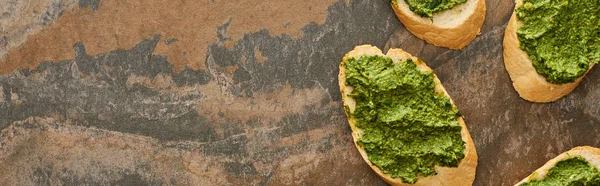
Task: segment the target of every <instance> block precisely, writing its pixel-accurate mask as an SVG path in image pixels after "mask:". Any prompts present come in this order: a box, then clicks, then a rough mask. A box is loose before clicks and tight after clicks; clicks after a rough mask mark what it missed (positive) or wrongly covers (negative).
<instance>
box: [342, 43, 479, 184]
mask: <svg viewBox="0 0 600 186" xmlns="http://www.w3.org/2000/svg"><path fill="white" fill-rule="evenodd" d="M363 55H380V56H388V57H390V58H392V60H394V62H395V63H398V62H400V61H401V60H403V59H407V58H411V59H413V61H414V62H415V63H416V64H417V68H419V69H420V70H423V71H429V72H432V71H433V70H431V68H429V67H428V66H427V65H426V64H425V63H424V62H423V61H421V60H419V59H417V58H416V57H414V56H412V55H411V54H409V53H407V52H405V51H403V50H401V49H390V50H389V51H388V53H387V55H384V54H383V53H382V52H381V50H379V49H378V48H377V47H373V46H371V45H362V46H357V47H356V48H354V50H352V51H350V52H348V53H347V54H346V56H344V59H343V60H342V62H341V63H340V74H339V76H338V81H339V86H340V91H341V93H342V100H343V102H344V107H347V108H348V109H349V111H347V112H350V111H351V112H353V111H354V109H355V107H356V102H355V100H354V99H353V98H350V97H349V96H348V94H349V93H350V92H352V90H353V87H350V86H346V78H345V71H346V69H345V68H344V62H346V61H347V60H348V59H349V58H356V57H360V56H363ZM433 77H434V81H435V84H436V87H435V89H436V92H438V93H440V92H443V93H444V94H445V95H446V96H447V97H448V98H450V96H449V95H448V92H446V90H445V89H444V87H443V86H442V84H441V82H440V80H439V79H438V78H437V76H436V75H435V74H434V76H433ZM450 102H452V99H450ZM452 104H453V105H454V102H452ZM346 114H347V116H348V123H349V125H350V128H351V129H352V138H353V139H354V145H355V146H356V148H357V149H358V151H359V152H360V155H361V156H362V157H363V159H364V160H365V162H367V164H369V166H370V167H371V169H373V171H375V173H377V175H379V177H381V178H382V179H383V180H385V181H386V182H387V183H389V184H390V185H401V186H415V185H471V184H472V183H473V180H474V179H475V169H476V167H477V152H476V151H475V145H474V143H473V140H472V139H471V135H470V134H469V131H468V129H467V126H466V125H465V122H464V120H463V118H462V117H460V118H458V122H459V123H460V126H461V127H462V130H461V136H462V140H463V141H464V142H465V147H466V148H465V157H464V158H463V159H462V160H461V161H460V163H459V164H458V167H454V168H451V167H439V166H436V167H435V170H436V172H437V175H432V176H427V177H422V176H419V179H418V180H417V182H416V183H415V184H407V183H404V182H402V179H401V178H396V179H394V178H392V177H390V176H389V175H387V174H384V173H383V172H382V171H381V169H379V167H377V166H375V165H374V164H372V163H371V162H370V161H369V159H368V157H367V153H366V152H365V151H364V149H363V148H362V147H361V146H360V145H359V144H358V143H357V141H358V139H359V138H360V136H361V135H362V132H363V131H362V130H361V129H360V128H357V127H356V123H357V121H356V120H355V119H354V118H353V117H351V116H350V113H346Z"/></svg>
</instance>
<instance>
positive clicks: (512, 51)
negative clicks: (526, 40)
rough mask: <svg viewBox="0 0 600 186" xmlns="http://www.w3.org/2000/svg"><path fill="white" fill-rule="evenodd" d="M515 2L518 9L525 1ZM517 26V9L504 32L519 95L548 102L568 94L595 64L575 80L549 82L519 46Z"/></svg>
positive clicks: (508, 62)
mask: <svg viewBox="0 0 600 186" xmlns="http://www.w3.org/2000/svg"><path fill="white" fill-rule="evenodd" d="M515 2H516V5H515V10H516V8H517V7H519V6H520V5H521V4H522V3H523V1H522V0H516V1H515ZM517 28H518V21H517V16H516V13H515V11H513V14H512V16H511V18H510V21H509V22H508V25H507V27H506V30H505V33H504V41H503V46H504V52H503V55H504V66H505V68H506V71H507V72H508V74H509V76H510V79H511V80H512V82H513V87H514V88H515V90H516V91H517V93H518V94H519V96H520V97H521V98H523V99H525V100H527V101H531V102H539V103H547V102H552V101H556V100H558V99H560V98H562V97H564V96H566V95H568V94H569V93H571V92H572V91H573V90H574V89H575V88H576V87H577V86H578V85H579V83H581V80H582V79H583V77H584V76H585V75H587V73H588V72H589V71H590V70H591V69H592V67H593V66H594V64H593V63H591V64H590V68H589V69H588V71H587V72H586V74H584V75H583V76H581V77H579V78H577V79H576V80H575V82H572V83H567V84H552V83H549V82H548V81H546V78H545V77H544V76H542V75H540V74H538V73H537V71H536V70H535V68H534V67H533V64H532V62H531V60H530V59H529V55H527V53H526V52H525V51H523V50H521V49H520V48H519V39H518V37H517Z"/></svg>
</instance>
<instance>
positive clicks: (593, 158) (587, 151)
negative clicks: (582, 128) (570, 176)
mask: <svg viewBox="0 0 600 186" xmlns="http://www.w3.org/2000/svg"><path fill="white" fill-rule="evenodd" d="M573 156H579V157H582V158H584V159H585V160H587V161H588V162H589V163H590V164H591V165H593V166H595V167H596V168H597V169H600V149H598V148H594V147H589V146H581V147H575V148H573V149H571V150H569V151H567V152H563V153H562V154H560V155H558V156H556V157H555V158H553V159H551V160H550V161H548V162H546V164H544V166H542V167H540V168H539V169H537V170H535V172H533V173H531V175H529V176H527V178H525V179H523V180H521V181H520V182H519V183H517V184H515V186H518V185H521V184H523V183H525V182H528V181H531V180H542V179H544V177H546V174H547V173H548V170H550V169H551V168H552V167H554V166H555V165H556V163H558V162H559V161H561V160H565V159H568V158H570V157H573Z"/></svg>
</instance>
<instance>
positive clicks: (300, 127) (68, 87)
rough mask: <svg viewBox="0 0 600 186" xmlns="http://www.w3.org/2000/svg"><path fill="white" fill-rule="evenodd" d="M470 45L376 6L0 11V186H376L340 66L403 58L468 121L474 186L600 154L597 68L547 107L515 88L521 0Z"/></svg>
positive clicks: (502, 4) (183, 5)
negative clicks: (568, 155)
mask: <svg viewBox="0 0 600 186" xmlns="http://www.w3.org/2000/svg"><path fill="white" fill-rule="evenodd" d="M486 3H487V7H488V11H487V14H486V21H485V25H484V26H483V28H482V31H481V35H479V36H478V37H477V38H476V39H475V40H474V41H473V42H472V43H471V44H470V45H469V46H468V47H467V48H465V49H463V50H460V51H454V50H448V49H444V48H439V47H435V46H432V45H429V44H427V43H425V42H424V41H421V40H419V39H417V38H415V37H414V36H412V35H411V34H410V33H409V32H407V31H406V30H405V29H404V27H403V26H402V25H401V24H400V22H399V21H398V20H397V18H396V17H395V15H394V14H393V12H392V10H391V7H390V6H389V4H388V1H386V0H337V1H336V0H304V1H275V0H264V1H250V0H236V1H231V0H229V1H227V0H206V1H199V0H169V1H167V0H128V1H120V0H0V129H1V130H2V131H1V132H0V185H240V184H245V185H385V183H384V182H383V181H382V180H381V179H379V178H378V177H377V176H376V175H375V174H374V173H373V172H372V171H371V170H370V168H369V167H368V166H367V165H366V163H364V162H363V160H362V159H361V158H360V155H359V154H358V152H357V151H356V149H355V148H354V146H353V144H352V140H351V136H350V129H349V127H348V126H347V123H346V122H347V121H346V117H345V115H344V113H343V109H342V103H341V100H340V92H339V89H338V87H337V74H338V69H337V65H338V64H339V61H340V60H341V58H342V57H343V55H344V54H345V53H346V52H348V51H350V50H352V49H353V47H354V46H356V45H361V44H372V45H375V46H378V47H379V48H382V49H385V50H387V49H389V48H392V47H393V48H397V47H399V48H403V49H405V50H406V51H408V52H410V53H412V54H414V55H416V56H418V57H419V58H421V59H423V60H424V61H426V62H427V64H428V65H429V66H431V67H432V68H433V69H434V70H435V72H436V73H437V75H438V76H439V78H440V80H441V81H442V82H443V83H444V86H445V87H446V89H447V90H448V91H449V93H450V95H451V96H452V98H453V99H454V101H455V102H456V104H457V105H458V107H459V108H460V109H461V111H462V113H463V114H464V115H465V120H466V123H467V125H468V127H469V131H470V132H471V135H472V137H473V140H474V142H475V146H476V148H477V152H478V155H479V164H478V167H477V177H476V180H475V183H474V185H510V184H514V183H516V182H517V181H518V180H520V179H522V178H523V177H525V176H527V175H528V174H529V173H530V172H532V171H533V170H535V169H537V168H538V167H539V166H541V165H543V164H544V163H545V162H546V161H547V160H549V159H551V158H552V157H554V156H556V155H558V154H559V153H561V152H563V151H566V150H569V149H570V148H572V147H575V146H580V145H591V146H600V138H599V137H597V134H598V133H599V132H600V130H599V125H600V104H597V102H598V101H599V100H600V87H599V86H596V85H598V84H599V82H598V80H597V79H598V76H600V72H598V70H597V69H593V70H592V71H591V72H590V73H589V74H588V75H587V76H586V77H585V78H584V81H583V83H582V84H581V85H580V86H579V87H577V89H576V90H575V91H574V92H573V93H572V94H570V95H568V96H567V97H565V98H562V99H560V100H558V101H556V102H553V103H548V104H535V103H529V102H527V101H525V100H522V99H520V98H519V97H518V95H517V94H516V92H515V91H514V89H513V88H512V86H511V82H510V79H509V77H508V74H507V73H506V71H505V69H504V65H503V61H502V60H503V59H502V38H503V32H504V29H505V26H506V22H507V21H508V19H509V16H510V14H511V13H512V9H513V6H514V3H513V2H512V1H509V0H487V2H486Z"/></svg>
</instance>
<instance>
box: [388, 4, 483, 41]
mask: <svg viewBox="0 0 600 186" xmlns="http://www.w3.org/2000/svg"><path fill="white" fill-rule="evenodd" d="M476 1H477V3H476V5H475V6H476V7H475V11H473V13H472V14H471V15H469V18H468V19H467V20H465V21H464V22H462V23H461V24H459V25H456V26H455V27H452V28H442V27H438V26H435V25H433V24H430V23H426V22H422V21H420V20H419V19H418V18H416V17H415V15H414V13H412V12H406V11H403V10H401V9H399V8H398V7H397V6H396V5H394V4H392V9H393V10H394V13H395V14H396V16H397V17H398V19H399V20H400V22H402V24H403V25H404V27H406V29H407V30H408V31H410V32H411V33H412V34H413V35H415V36H416V37H417V38H419V39H422V40H425V41H427V42H428V43H431V44H433V45H435V46H440V47H446V48H450V49H454V50H460V49H462V48H464V47H466V46H467V45H469V43H471V41H473V39H475V37H477V35H479V32H480V31H481V27H482V26H483V22H484V21H485V14H486V5H485V0H476ZM450 10H451V9H450Z"/></svg>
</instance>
